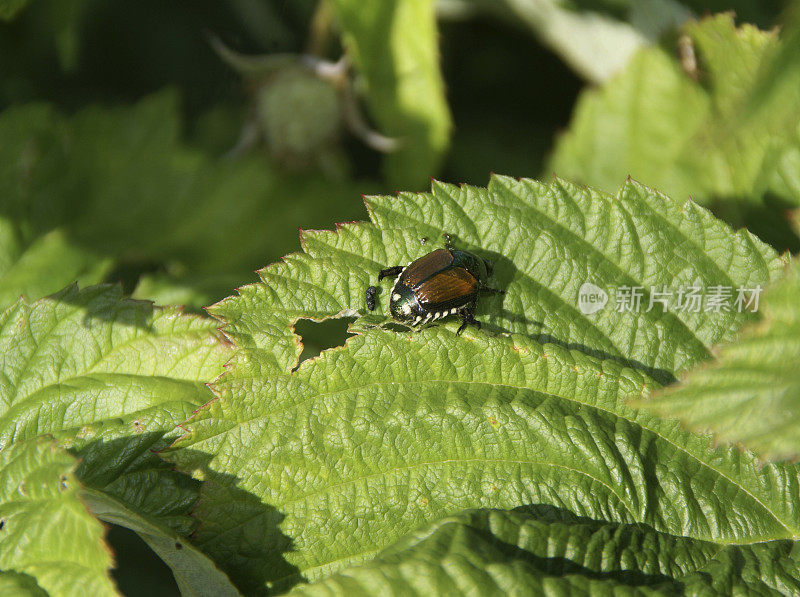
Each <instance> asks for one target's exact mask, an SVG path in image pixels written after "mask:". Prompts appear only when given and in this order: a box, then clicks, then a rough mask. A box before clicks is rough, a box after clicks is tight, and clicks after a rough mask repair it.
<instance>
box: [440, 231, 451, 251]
mask: <svg viewBox="0 0 800 597" xmlns="http://www.w3.org/2000/svg"><path fill="white" fill-rule="evenodd" d="M442 236H443V237H444V248H445V249H447V250H448V251H452V250H453V239H452V238H451V237H450V235H449V234H447V232H445V233H444V234H442Z"/></svg>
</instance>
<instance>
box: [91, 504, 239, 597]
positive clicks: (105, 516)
mask: <svg viewBox="0 0 800 597" xmlns="http://www.w3.org/2000/svg"><path fill="white" fill-rule="evenodd" d="M81 497H82V498H83V499H84V501H85V502H86V504H87V506H88V507H89V509H90V510H91V512H92V513H93V514H94V515H95V516H97V517H98V518H100V520H103V521H105V522H109V523H113V524H117V525H120V526H124V527H126V528H128V529H131V530H133V531H135V532H136V533H138V535H139V536H140V537H141V538H142V539H144V541H145V542H146V543H147V544H148V545H149V546H150V547H151V548H152V549H153V551H155V552H156V553H157V554H158V555H159V557H160V558H161V559H162V560H164V562H165V563H166V564H167V565H168V566H169V567H170V569H171V570H172V572H173V574H174V575H175V581H176V582H177V583H178V588H179V589H180V591H181V595H184V596H187V595H197V596H201V595H208V596H209V597H216V596H219V597H223V596H230V595H238V594H239V592H238V591H237V590H236V589H235V588H234V587H233V585H231V583H230V581H229V580H228V578H227V577H226V576H225V575H224V574H223V573H222V572H220V571H219V570H218V569H217V568H216V566H214V563H213V562H212V561H211V560H209V559H208V558H207V557H206V556H204V555H203V554H202V553H200V552H199V551H198V550H197V548H195V547H194V546H192V545H191V544H190V543H189V542H188V541H186V539H184V538H183V537H180V536H179V535H177V534H176V533H174V532H173V531H170V530H169V529H165V528H162V527H160V526H158V525H156V524H153V523H152V522H151V521H149V520H148V519H146V518H144V517H142V516H140V515H138V514H136V513H135V512H133V511H131V510H130V509H129V508H127V507H125V505H124V504H122V503H120V502H118V501H117V500H115V499H113V498H110V497H109V496H108V495H106V494H104V493H101V492H99V491H95V490H91V489H89V490H83V491H82V492H81Z"/></svg>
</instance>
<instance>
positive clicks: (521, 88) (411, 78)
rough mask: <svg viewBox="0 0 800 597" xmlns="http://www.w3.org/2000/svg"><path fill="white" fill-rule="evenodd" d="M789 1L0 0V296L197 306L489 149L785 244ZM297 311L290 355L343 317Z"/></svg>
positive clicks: (501, 166)
mask: <svg viewBox="0 0 800 597" xmlns="http://www.w3.org/2000/svg"><path fill="white" fill-rule="evenodd" d="M720 11H733V12H732V13H730V14H728V15H727V16H719V17H716V18H714V19H711V20H708V19H707V20H705V21H704V20H700V21H698V20H696V19H698V18H700V17H703V16H705V15H708V14H714V13H719V12H720ZM734 15H735V16H734ZM798 22H800V19H799V18H798V12H797V10H796V7H795V5H790V4H789V3H788V2H784V1H781V0H730V1H724V0H711V1H702V0H497V1H494V0H439V1H437V2H434V1H432V0H381V1H375V2H363V1H361V0H321V1H317V0H294V1H292V2H286V1H284V0H226V1H219V0H214V1H212V0H192V1H191V2H189V1H187V0H174V1H172V2H164V1H156V0H142V1H140V2H133V3H132V2H123V1H121V0H0V72H2V77H0V307H5V306H7V305H9V304H10V303H12V302H13V301H14V300H16V298H17V297H18V296H19V295H20V294H24V295H25V296H26V297H27V298H29V299H35V298H38V297H40V296H42V295H45V294H48V293H51V292H54V291H56V290H59V289H60V288H62V287H64V286H66V285H67V284H69V283H71V282H73V281H75V280H77V281H79V283H80V284H81V285H87V284H92V283H97V282H101V281H111V282H117V281H118V282H120V283H121V284H122V286H123V288H124V289H125V290H126V291H127V292H129V293H132V294H133V295H134V296H136V297H139V298H146V299H151V300H155V301H156V302H158V303H160V304H184V305H186V306H187V308H188V309H190V310H195V311H196V310H199V309H200V308H201V307H202V306H205V305H208V304H211V303H212V302H214V301H216V300H218V299H220V298H222V297H224V296H226V295H229V294H231V293H232V291H233V289H234V288H235V287H236V286H238V285H242V284H246V283H250V282H253V281H255V280H256V276H255V274H254V273H253V272H254V270H256V269H258V268H260V267H263V266H265V265H267V264H268V263H270V262H272V261H275V260H276V259H279V258H280V257H281V256H282V255H285V254H287V253H290V252H292V251H296V250H298V249H299V244H298V235H297V228H298V227H302V228H330V227H332V225H333V223H334V222H337V221H347V220H354V219H364V218H365V217H366V212H365V210H364V207H363V203H362V200H361V195H362V194H370V193H391V192H394V191H395V190H414V191H417V190H426V188H427V187H428V186H429V179H430V177H431V176H435V177H437V178H441V179H443V180H447V181H450V182H466V183H470V184H476V185H484V184H485V183H486V181H487V179H488V175H489V173H490V172H492V171H494V172H498V173H506V174H511V175H514V176H528V177H541V176H545V177H549V176H551V175H552V174H553V173H556V174H558V175H560V176H564V177H566V178H569V179H571V180H574V181H576V182H580V183H584V184H590V185H594V186H598V187H600V188H603V189H605V190H607V191H609V192H614V191H615V190H616V188H617V187H618V186H619V185H620V184H621V183H622V181H623V180H624V178H625V176H627V175H631V176H633V177H634V178H637V179H638V180H640V181H641V182H644V183H645V184H648V185H652V186H654V187H656V188H658V189H659V190H661V191H663V192H665V193H667V194H669V195H671V196H673V197H676V198H685V197H688V196H691V197H692V198H693V199H695V200H696V201H698V202H700V203H703V204H704V205H706V206H708V207H710V208H711V209H712V210H714V211H715V213H717V215H719V216H720V217H723V218H725V219H726V220H728V221H729V222H730V223H732V224H734V225H736V226H747V227H748V228H750V229H751V230H752V231H754V232H755V233H756V234H758V235H759V236H761V237H762V238H763V239H764V240H765V241H767V242H769V243H770V244H772V245H773V246H774V247H776V248H777V249H779V250H786V249H788V250H791V251H793V252H796V251H798V250H800V239H799V238H798V236H797V227H796V226H793V225H792V223H791V221H792V220H791V216H790V213H791V212H792V210H793V209H795V208H797V207H798V206H800V128H798V114H800V84H798V81H800V26H798ZM781 24H783V25H784V27H783V29H782V30H780V32H779V30H778V29H776V27H777V26H779V25H781ZM757 28H758V29H757ZM759 29H760V31H759ZM320 330H321V331H320ZM301 331H302V332H303V333H304V337H305V338H306V340H307V346H308V349H309V351H310V354H313V353H314V352H317V351H318V350H319V348H320V347H324V346H327V345H331V344H332V343H334V342H336V340H335V338H336V337H337V336H338V337H341V335H342V334H343V329H342V327H341V325H339V324H338V323H333V324H330V323H326V324H325V325H324V326H322V327H321V328H320V329H319V330H317V332H313V331H312V330H310V329H309V330H305V328H304V329H303V330H301ZM306 331H307V332H308V333H307V334H306V333H305V332H306ZM315 334H316V335H315ZM111 539H112V542H120V541H123V542H124V541H134V539H133V538H132V537H130V536H128V535H127V534H125V533H122V532H115V533H114V534H112V536H111ZM120 553H125V551H124V550H123V551H120ZM131 553H134V552H131ZM119 570H120V571H122V572H121V573H120V574H121V576H120V578H119V580H120V582H121V583H122V585H123V588H124V585H125V583H132V582H133V583H135V582H136V580H137V575H138V574H139V573H138V572H137V571H136V570H137V567H136V566H134V565H133V564H132V563H131V560H127V561H123V562H120V564H119ZM149 573H152V569H151V571H150V572H149ZM149 573H148V574H149ZM165 582H167V581H166V580H165ZM159 586H166V585H159Z"/></svg>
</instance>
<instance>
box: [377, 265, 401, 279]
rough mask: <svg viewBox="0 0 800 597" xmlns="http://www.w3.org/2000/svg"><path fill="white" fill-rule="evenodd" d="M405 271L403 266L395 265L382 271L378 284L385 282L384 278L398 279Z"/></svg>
mask: <svg viewBox="0 0 800 597" xmlns="http://www.w3.org/2000/svg"><path fill="white" fill-rule="evenodd" d="M402 271H403V266H402V265H395V266H394V267H387V268H386V269H382V270H381V272H380V273H379V274H378V282H380V281H381V280H383V279H384V278H389V277H391V278H396V277H397V276H399V275H400V272H402Z"/></svg>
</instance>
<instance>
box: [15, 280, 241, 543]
mask: <svg viewBox="0 0 800 597" xmlns="http://www.w3.org/2000/svg"><path fill="white" fill-rule="evenodd" d="M215 327H216V326H215V324H214V322H213V321H211V320H208V319H201V318H199V317H194V316H186V315H182V314H181V313H180V312H179V311H178V310H176V309H159V308H155V307H153V305H152V304H151V303H148V302H144V301H133V300H129V299H122V297H121V292H120V290H119V288H115V287H107V286H96V287H92V288H87V289H85V290H78V289H77V288H76V287H70V288H67V289H65V290H64V291H62V292H60V293H57V294H55V295H52V296H50V297H47V298H45V299H41V300H39V301H37V302H35V303H33V304H28V303H27V302H25V301H23V300H20V301H19V302H17V304H15V305H14V306H12V307H10V308H9V309H8V310H6V312H5V313H3V314H2V316H0V347H2V355H0V395H2V396H3V397H4V399H3V401H2V403H1V404H0V449H6V448H7V447H8V446H9V445H11V444H12V443H13V442H18V441H24V440H27V439H31V438H34V437H37V436H40V435H42V434H51V435H53V436H55V437H56V438H57V439H59V440H60V441H61V442H62V444H63V445H65V446H69V447H72V448H73V449H74V450H75V451H76V452H77V453H78V454H79V455H80V456H81V458H82V463H81V465H80V467H79V469H78V472H79V475H80V478H81V480H82V481H83V482H84V483H86V484H88V485H90V486H92V487H96V488H98V489H103V490H105V491H107V492H109V493H110V494H111V495H114V496H116V497H118V498H119V499H122V500H123V501H125V502H126V503H128V504H130V505H131V506H132V507H133V508H134V509H137V510H139V511H141V512H143V513H146V514H148V515H150V516H152V517H153V519H154V520H160V521H161V522H163V523H166V524H171V525H172V526H174V527H176V528H184V529H185V528H187V527H186V524H187V521H186V514H187V512H188V510H189V509H190V508H191V506H192V505H193V503H194V501H195V499H196V492H197V487H196V483H195V482H192V481H191V480H189V479H187V478H186V477H185V476H183V475H179V474H178V473H176V472H174V471H172V470H171V469H170V467H169V465H167V464H166V463H164V462H162V461H161V460H160V459H159V458H158V457H156V456H155V455H154V454H152V452H151V450H153V449H157V448H159V447H163V445H164V443H165V442H166V441H167V440H168V439H169V437H164V436H165V434H166V433H168V432H171V431H172V430H173V429H174V427H175V425H176V424H178V423H180V422H181V421H183V420H184V419H186V417H188V416H190V415H191V413H192V412H193V411H194V409H196V408H198V407H199V406H200V405H202V404H203V403H205V402H207V401H208V400H209V399H210V398H211V393H210V392H209V390H208V389H207V388H206V387H205V382H206V381H207V380H212V379H214V378H215V377H216V376H218V375H219V374H220V373H221V372H222V365H223V363H224V362H225V360H226V359H227V358H228V351H227V350H226V349H225V348H224V346H223V345H222V344H221V343H220V338H219V336H218V334H217V333H216V329H215ZM145 486H146V487H148V491H147V492H143V491H142V487H145Z"/></svg>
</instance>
